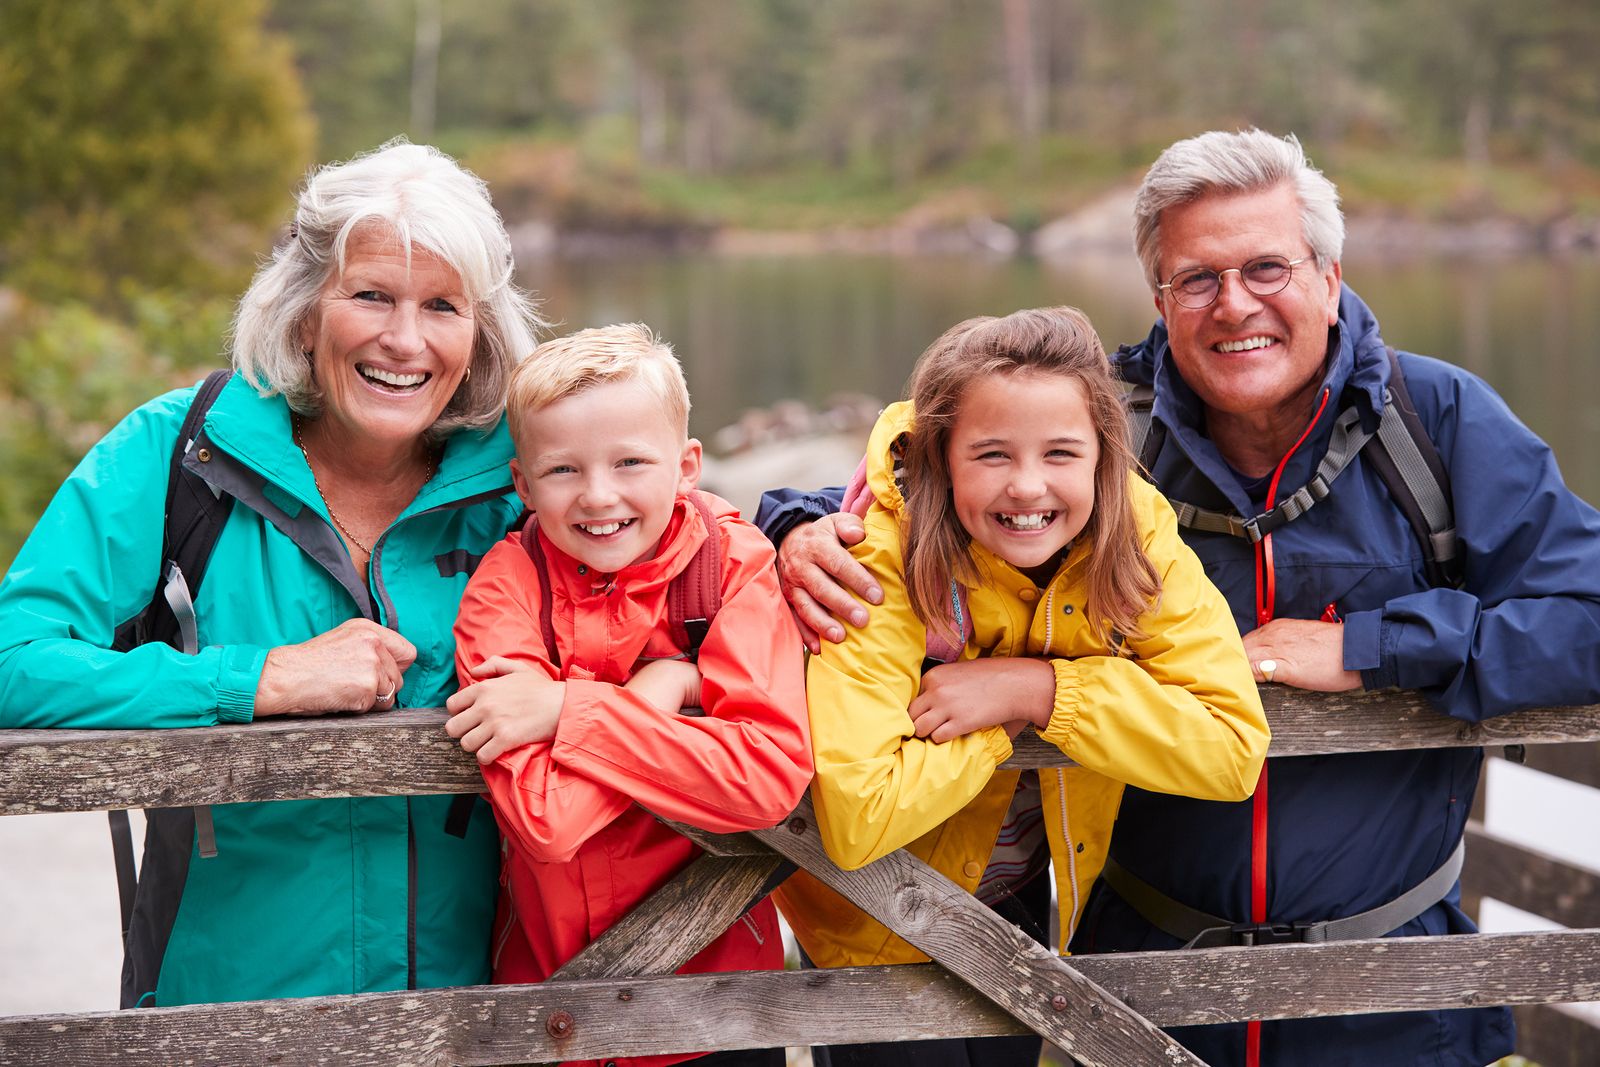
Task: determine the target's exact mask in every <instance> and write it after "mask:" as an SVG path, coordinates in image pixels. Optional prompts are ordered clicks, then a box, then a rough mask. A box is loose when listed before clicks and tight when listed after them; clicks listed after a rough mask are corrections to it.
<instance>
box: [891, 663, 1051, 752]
mask: <svg viewBox="0 0 1600 1067" xmlns="http://www.w3.org/2000/svg"><path fill="white" fill-rule="evenodd" d="M1055 694H1056V673H1055V671H1054V670H1052V669H1051V667H1050V661H1049V660H1042V659H1021V658H1015V659H1013V658H995V659H968V660H961V661H960V662H958V663H942V664H940V665H939V666H937V667H934V668H933V669H932V670H930V671H929V672H928V673H927V674H924V675H923V676H922V691H921V692H920V693H918V694H917V695H916V697H915V698H913V699H912V701H911V706H910V707H909V708H907V709H906V714H907V715H909V716H911V728H912V729H913V730H914V731H915V732H916V735H917V736H918V737H921V738H926V739H927V740H929V741H932V742H934V743H936V744H938V743H942V742H945V741H949V740H952V739H954V738H957V737H963V736H965V735H967V734H970V733H972V732H973V731H974V730H982V729H983V728H984V727H987V726H1003V727H1005V728H1006V733H1007V734H1009V735H1010V736H1011V737H1013V738H1015V737H1016V736H1017V734H1018V733H1021V732H1022V728H1023V727H1024V726H1026V725H1028V724H1029V723H1032V724H1033V725H1035V726H1038V727H1040V728H1043V727H1044V726H1046V725H1048V724H1049V722H1050V713H1051V711H1053V710H1054V708H1055Z"/></svg>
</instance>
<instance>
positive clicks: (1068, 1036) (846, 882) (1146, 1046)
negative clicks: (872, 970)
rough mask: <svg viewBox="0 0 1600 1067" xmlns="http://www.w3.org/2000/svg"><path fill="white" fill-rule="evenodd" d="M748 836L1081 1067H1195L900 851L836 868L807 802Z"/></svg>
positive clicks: (1145, 1023)
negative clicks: (858, 866)
mask: <svg viewBox="0 0 1600 1067" xmlns="http://www.w3.org/2000/svg"><path fill="white" fill-rule="evenodd" d="M753 836H754V837H756V838H757V839H758V840H760V841H763V842H765V843H766V844H768V845H771V846H772V848H773V849H775V850H776V851H778V852H780V853H782V854H783V855H784V856H786V857H787V858H788V859H790V860H792V861H793V862H794V863H797V864H799V865H800V866H801V867H802V868H804V869H805V870H806V871H807V872H809V873H810V874H811V875H813V876H814V877H816V878H817V879H818V880H820V881H821V882H822V883H823V884H824V885H827V886H828V887H830V888H832V889H834V890H835V891H837V892H838V893H840V894H841V895H843V896H844V897H845V898H846V899H847V900H849V901H850V902H851V903H852V904H855V905H856V906H857V907H859V908H861V909H862V910H863V911H865V912H866V913H867V914H868V915H871V916H872V917H873V918H875V919H877V920H878V921H879V922H881V923H883V924H884V925H886V926H888V927H889V928H890V929H891V930H893V931H894V932H895V933H897V934H899V935H900V936H901V937H902V938H904V939H905V940H906V941H908V942H909V943H911V944H912V945H915V946H916V947H917V948H918V949H920V950H921V951H923V952H924V953H926V954H927V955H928V957H929V958H930V959H932V960H933V961H934V962H935V963H938V964H940V965H941V966H943V967H945V968H946V969H948V970H949V971H951V972H952V973H954V974H956V975H958V976H960V977H961V978H962V979H963V980H964V981H966V982H967V983H968V984H969V985H971V986H972V987H973V988H974V989H976V990H977V991H978V992H979V993H982V994H983V995H984V996H985V997H988V998H989V999H990V1000H992V1001H993V1002H994V1003H996V1004H998V1005H1000V1007H1002V1008H1004V1009H1005V1010H1006V1011H1007V1012H1008V1013H1010V1014H1011V1015H1012V1016H1014V1017H1015V1018H1017V1019H1018V1020H1019V1021H1021V1022H1022V1023H1024V1024H1025V1025H1026V1026H1027V1027H1028V1028H1029V1029H1030V1030H1032V1031H1034V1032H1035V1033H1037V1034H1039V1035H1040V1036H1042V1037H1044V1038H1045V1040H1047V1041H1050V1042H1051V1043H1053V1044H1055V1045H1057V1046H1058V1047H1060V1048H1061V1049H1063V1050H1064V1051H1066V1052H1067V1053H1069V1054H1070V1055H1071V1056H1072V1057H1073V1058H1074V1059H1076V1060H1078V1061H1079V1062H1080V1063H1082V1064H1085V1065H1086V1067H1102V1065H1103V1067H1145V1065H1149V1067H1158V1065H1167V1067H1176V1065H1179V1064H1187V1065H1190V1067H1205V1065H1204V1064H1203V1063H1202V1062H1201V1061H1200V1060H1199V1059H1197V1058H1195V1056H1194V1055H1193V1054H1192V1053H1190V1052H1189V1051H1188V1050H1186V1049H1185V1048H1183V1046H1181V1045H1179V1044H1178V1043H1177V1042H1176V1041H1174V1040H1172V1038H1170V1037H1168V1036H1167V1035H1166V1034H1164V1033H1162V1032H1161V1031H1160V1030H1159V1029H1157V1028H1156V1027H1155V1026H1154V1025H1153V1024H1152V1023H1151V1022H1150V1021H1149V1020H1148V1019H1145V1018H1144V1017H1143V1016H1141V1015H1138V1014H1137V1013H1135V1012H1134V1011H1132V1010H1131V1009H1129V1008H1128V1006H1127V1005H1125V1004H1123V1003H1122V1002H1121V1001H1120V1000H1117V999H1116V998H1115V997H1113V996H1112V995H1111V994H1109V993H1107V992H1106V991H1105V990H1104V989H1102V988H1100V986H1098V985H1096V984H1095V983H1094V982H1091V981H1090V980H1089V979H1087V978H1085V977H1083V976H1082V975H1081V974H1079V973H1078V972H1077V971H1075V970H1073V968H1072V967H1071V966H1069V965H1068V964H1067V963H1066V961H1065V960H1064V959H1063V957H1060V956H1057V955H1056V954H1055V953H1054V952H1051V951H1050V950H1049V949H1047V948H1045V947H1044V946H1043V945H1040V944H1039V943H1038V942H1036V941H1034V940H1033V939H1032V938H1030V937H1028V936H1027V935H1026V934H1024V933H1022V931H1020V930H1018V929H1017V928H1016V927H1015V926H1012V925H1011V924H1010V923H1008V922H1006V921H1005V920H1004V919H1002V918H1001V917H1000V916H998V915H996V914H995V913H994V912H993V911H991V910H990V909H988V908H986V907H984V906H983V905H982V904H980V903H978V901H977V899H976V898H974V897H973V896H972V894H970V893H968V892H966V891H965V890H963V889H962V888H960V887H959V886H957V885H956V884H955V883H954V882H952V881H950V880H949V879H948V878H946V877H945V876H944V875H942V874H940V873H939V872H938V871H936V870H934V869H933V868H932V867H930V866H928V865H927V864H926V863H924V862H922V861H921V860H919V859H917V858H916V857H915V856H913V855H911V854H910V853H908V852H906V851H905V850H904V849H901V850H898V851H896V852H893V853H891V854H889V855H887V856H884V857H883V858H882V859H879V860H877V861H876V862H874V863H870V864H868V865H867V866H865V867H863V868H861V869H860V870H856V871H845V870H842V869H840V868H839V867H837V866H836V865H835V864H834V863H833V861H832V860H830V859H829V858H828V855H827V853H826V852H825V851H824V849H823V846H822V838H821V836H820V835H819V834H818V832H817V822H816V815H815V812H814V811H813V809H812V805H811V797H810V795H809V794H807V796H806V797H805V798H804V799H802V800H801V802H800V806H799V807H797V808H795V810H794V814H792V815H791V816H790V817H789V818H788V819H787V820H785V821H784V822H782V823H780V824H779V825H778V826H776V827H774V828H772V829H770V830H758V831H756V832H755V833H754V834H753Z"/></svg>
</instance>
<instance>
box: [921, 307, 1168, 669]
mask: <svg viewBox="0 0 1600 1067" xmlns="http://www.w3.org/2000/svg"><path fill="white" fill-rule="evenodd" d="M1021 372H1028V373H1033V374H1059V375H1063V376H1066V377H1068V378H1071V379H1073V380H1075V381H1077V382H1078V383H1079V384H1081V385H1082V386H1083V391H1084V395H1085V397H1086V398H1087V400H1088V406H1089V414H1090V417H1091V418H1092V420H1093V422H1094V427H1095V434H1096V437H1097V438H1098V439H1099V445H1100V458H1099V461H1098V462H1097V463H1096V465H1095V474H1094V492H1095V499H1094V509H1093V511H1092V513H1091V514H1090V516H1089V521H1088V523H1087V524H1086V525H1085V526H1084V528H1083V532H1082V533H1081V534H1079V535H1078V536H1079V537H1087V538H1089V542H1090V550H1089V561H1088V578H1087V585H1088V595H1087V601H1086V603H1085V605H1084V607H1085V612H1086V616H1085V617H1086V619H1087V620H1088V623H1089V625H1090V627H1091V628H1092V629H1093V631H1094V633H1095V635H1096V636H1097V637H1099V638H1100V639H1101V640H1104V641H1111V640H1113V635H1114V634H1121V635H1123V636H1126V637H1140V636H1144V634H1143V631H1142V630H1141V629H1140V627H1139V617H1140V616H1141V615H1143V614H1144V613H1145V612H1146V611H1147V610H1148V609H1149V607H1150V606H1151V605H1152V604H1153V603H1154V602H1155V600H1156V598H1157V597H1158V596H1159V595H1160V593H1161V576H1160V574H1159V573H1157V571H1156V568H1155V565H1154V564H1152V563H1151V562H1150V559H1149V557H1148V556H1146V555H1145V553H1144V547H1143V544H1142V541H1141V538H1140V534H1139V528H1138V524H1137V522H1136V521H1135V519H1134V514H1133V502H1132V501H1131V500H1130V498H1129V496H1128V474H1129V471H1131V470H1132V469H1133V462H1134V460H1133V454H1132V452H1131V451H1130V450H1129V447H1128V420H1127V415H1126V414H1125V413H1124V411H1123V407H1122V398H1121V392H1120V390H1119V389H1118V388H1117V387H1116V385H1115V384H1113V382H1112V380H1111V371H1110V365H1109V364H1108V363H1107V361H1106V355H1105V350H1104V349H1103V348H1102V347H1101V345H1100V338H1099V337H1098V336H1096V334H1095V332H1094V327H1093V326H1091V325H1090V323H1089V320H1088V318H1087V317H1086V316H1085V315H1084V314H1083V312H1081V311H1079V310H1078V309H1077V308H1070V307H1053V308H1032V309H1028V310H1024V311H1017V312H1013V313H1012V314H1010V315H1007V316H1005V317H1004V318H993V317H987V316H986V317H982V318H975V319H968V320H966V321H965V322H962V323H958V324H957V325H955V326H952V327H951V328H950V329H949V330H946V331H945V333H944V335H943V336H941V337H940V338H939V339H938V340H937V341H935V342H934V343H933V344H932V345H930V346H929V347H928V350H927V351H926V352H924V353H923V354H922V356H921V358H920V359H918V361H917V366H916V369H915V370H914V371H913V372H912V375H911V382H910V384H909V385H908V386H907V392H908V394H909V399H910V400H911V401H912V404H913V408H914V410H915V413H916V417H915V422H914V424H913V427H912V430H911V433H910V439H909V441H908V442H907V444H906V446H905V457H904V458H905V478H906V485H905V498H906V520H907V521H905V522H904V523H902V524H901V537H902V542H903V545H904V550H905V561H906V586H907V589H908V591H909V593H910V596H911V606H912V609H913V610H914V611H915V612H916V614H917V617H918V618H919V619H921V620H922V622H923V623H924V625H929V626H948V624H949V616H950V612H949V604H950V583H951V581H952V580H955V581H959V582H961V583H963V584H966V585H969V586H970V585H973V584H976V583H977V582H978V581H979V580H980V577H979V575H978V571H977V567H976V564H975V563H974V561H973V557H972V550H971V546H972V535H971V534H970V533H968V532H967V529H966V527H964V526H962V525H961V520H960V519H959V518H958V517H957V516H956V511H955V502H954V499H953V497H952V495H951V488H950V464H949V458H948V452H949V445H950V434H951V430H952V428H953V427H954V425H955V421H956V415H957V413H958V412H959V411H960V408H961V400H962V397H963V396H964V395H965V394H966V392H967V389H968V388H969V387H970V386H971V385H972V383H973V382H975V381H977V380H978V379H980V378H984V377H987V376H989V375H992V374H1016V373H1021ZM956 636H959V635H956Z"/></svg>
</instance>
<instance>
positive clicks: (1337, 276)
mask: <svg viewBox="0 0 1600 1067" xmlns="http://www.w3.org/2000/svg"><path fill="white" fill-rule="evenodd" d="M1324 277H1326V278H1327V279H1328V325H1329V326H1337V325H1339V295H1340V293H1341V292H1342V291H1343V286H1342V285H1341V282H1343V280H1344V271H1343V270H1342V269H1341V268H1340V266H1339V261H1338V260H1337V259H1336V260H1334V261H1333V265H1332V266H1330V267H1329V268H1328V270H1327V273H1326V274H1325V275H1324Z"/></svg>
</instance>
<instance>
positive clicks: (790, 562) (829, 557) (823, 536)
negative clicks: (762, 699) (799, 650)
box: [778, 513, 883, 653]
mask: <svg viewBox="0 0 1600 1067" xmlns="http://www.w3.org/2000/svg"><path fill="white" fill-rule="evenodd" d="M866 535H867V531H866V528H865V527H864V526H862V524H861V519H860V517H859V516H856V515H850V514H846V513H840V514H837V515H825V516H823V517H822V518H820V519H818V520H817V521H816V522H813V523H807V524H806V525H803V526H797V527H795V529H794V530H792V531H790V533H789V536H787V537H785V538H784V539H783V544H782V545H781V546H780V547H779V549H778V580H779V582H780V583H781V584H782V586H783V595H784V597H786V598H787V599H788V601H789V608H790V610H791V611H793V612H794V618H795V621H796V622H798V623H799V624H800V636H801V637H802V638H804V639H805V643H806V647H807V648H809V649H810V650H811V651H812V652H814V653H815V652H821V651H822V641H821V639H820V638H819V637H818V635H819V634H820V635H821V636H822V637H826V638H827V639H828V640H829V641H834V642H838V641H843V640H844V627H843V626H841V625H840V624H839V620H840V619H846V620H848V621H849V622H850V623H851V624H852V625H854V626H865V625H866V624H867V609H866V608H864V607H862V606H861V605H860V603H858V602H857V601H856V599H855V597H852V596H851V595H850V593H851V591H852V590H853V591H855V592H856V593H858V594H860V595H861V597H862V598H863V599H864V600H866V601H867V603H869V604H881V603H883V590H882V589H881V588H879V586H878V583H877V581H876V580H875V579H874V578H873V577H872V575H871V574H870V573H868V571H867V569H866V568H865V567H863V566H862V565H861V564H859V563H857V562H856V561H855V558H854V557H852V556H851V555H850V553H849V552H848V551H847V550H846V549H845V546H846V545H853V544H856V543H858V542H859V541H860V540H861V539H862V538H863V537H865V536H866Z"/></svg>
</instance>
